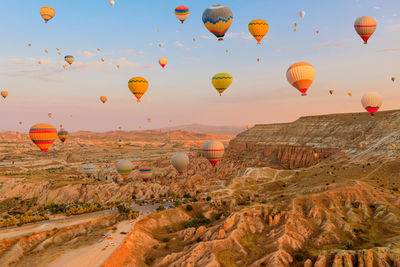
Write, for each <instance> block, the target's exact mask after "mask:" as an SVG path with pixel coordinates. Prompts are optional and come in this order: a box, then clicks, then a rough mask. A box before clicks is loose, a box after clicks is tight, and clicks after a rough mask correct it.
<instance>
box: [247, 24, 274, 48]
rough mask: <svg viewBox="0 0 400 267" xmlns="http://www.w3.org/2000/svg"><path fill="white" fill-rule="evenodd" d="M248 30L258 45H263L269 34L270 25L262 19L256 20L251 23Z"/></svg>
mask: <svg viewBox="0 0 400 267" xmlns="http://www.w3.org/2000/svg"><path fill="white" fill-rule="evenodd" d="M248 28H249V32H250V34H251V35H253V37H254V38H255V39H256V40H257V44H261V40H262V39H263V38H264V36H265V35H266V34H267V33H268V30H269V26H268V23H267V22H266V21H265V20H262V19H255V20H252V21H250V23H249V25H248Z"/></svg>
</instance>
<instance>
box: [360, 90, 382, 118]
mask: <svg viewBox="0 0 400 267" xmlns="http://www.w3.org/2000/svg"><path fill="white" fill-rule="evenodd" d="M361 104H362V106H363V108H365V109H366V110H367V112H368V113H369V114H371V116H374V115H375V114H376V113H377V112H378V110H379V108H380V107H381V106H382V97H381V95H380V94H378V93H376V92H369V93H366V94H364V95H363V97H362V98H361Z"/></svg>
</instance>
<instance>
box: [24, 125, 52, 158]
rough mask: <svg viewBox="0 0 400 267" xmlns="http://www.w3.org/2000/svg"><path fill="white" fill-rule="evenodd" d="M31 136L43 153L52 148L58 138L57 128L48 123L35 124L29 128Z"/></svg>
mask: <svg viewBox="0 0 400 267" xmlns="http://www.w3.org/2000/svg"><path fill="white" fill-rule="evenodd" d="M29 137H30V138H31V140H32V142H33V143H34V144H35V145H37V146H38V147H39V148H40V150H42V151H43V154H44V153H46V151H47V150H48V149H49V148H50V146H51V145H52V144H53V143H54V140H56V138H57V129H56V128H55V127H54V126H53V125H51V124H48V123H39V124H36V125H33V126H32V127H31V129H30V130H29Z"/></svg>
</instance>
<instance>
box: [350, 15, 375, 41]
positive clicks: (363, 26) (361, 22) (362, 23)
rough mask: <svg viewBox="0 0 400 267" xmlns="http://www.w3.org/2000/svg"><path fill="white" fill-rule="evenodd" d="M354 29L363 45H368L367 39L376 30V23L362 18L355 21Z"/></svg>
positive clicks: (370, 18) (370, 19)
mask: <svg viewBox="0 0 400 267" xmlns="http://www.w3.org/2000/svg"><path fill="white" fill-rule="evenodd" d="M354 28H355V30H356V32H357V33H358V35H360V37H361V39H363V41H364V44H367V43H368V39H369V38H370V37H371V36H372V34H374V32H375V30H376V21H375V19H374V18H372V17H368V16H363V17H359V18H357V19H356V21H355V22H354Z"/></svg>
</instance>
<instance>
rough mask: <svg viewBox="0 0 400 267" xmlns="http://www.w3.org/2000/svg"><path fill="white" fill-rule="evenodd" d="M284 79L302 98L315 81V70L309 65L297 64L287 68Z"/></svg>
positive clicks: (305, 63) (304, 63)
mask: <svg viewBox="0 0 400 267" xmlns="http://www.w3.org/2000/svg"><path fill="white" fill-rule="evenodd" d="M286 78H287V80H288V82H289V83H290V84H291V85H292V86H293V87H294V88H296V89H297V90H299V91H300V92H301V95H303V96H304V95H307V90H308V88H309V87H310V86H311V84H312V82H313V81H314V79H315V69H314V67H313V66H312V65H311V64H310V63H307V62H298V63H295V64H293V65H292V66H290V67H289V69H288V70H287V72H286Z"/></svg>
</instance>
